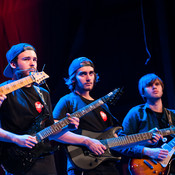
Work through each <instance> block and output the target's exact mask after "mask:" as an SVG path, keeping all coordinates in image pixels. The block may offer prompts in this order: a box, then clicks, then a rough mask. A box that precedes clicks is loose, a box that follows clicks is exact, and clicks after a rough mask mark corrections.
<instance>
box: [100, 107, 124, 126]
mask: <svg viewBox="0 0 175 175" xmlns="http://www.w3.org/2000/svg"><path fill="white" fill-rule="evenodd" d="M101 107H102V108H103V109H104V110H106V111H107V112H108V113H109V114H110V115H111V117H112V118H113V119H114V121H115V122H116V123H117V124H118V125H119V126H122V124H121V123H120V122H119V120H118V119H117V118H116V117H114V116H113V115H112V113H111V111H110V110H109V108H107V107H106V105H104V104H103V105H102V106H101Z"/></svg>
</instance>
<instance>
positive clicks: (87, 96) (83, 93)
mask: <svg viewBox="0 0 175 175" xmlns="http://www.w3.org/2000/svg"><path fill="white" fill-rule="evenodd" d="M75 92H76V93H77V94H78V95H80V96H82V97H84V98H86V99H87V100H94V99H93V98H92V97H91V96H90V92H89V91H78V90H75Z"/></svg>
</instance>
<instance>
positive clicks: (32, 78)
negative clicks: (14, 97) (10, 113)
mask: <svg viewBox="0 0 175 175" xmlns="http://www.w3.org/2000/svg"><path fill="white" fill-rule="evenodd" d="M47 78H49V76H48V75H47V74H46V73H45V72H31V73H30V75H29V76H27V77H24V78H21V79H19V80H16V81H13V82H11V83H9V84H5V85H4V86H1V87H0V94H3V95H7V94H9V93H11V92H13V91H15V90H17V89H20V88H22V87H24V86H26V85H29V84H31V83H37V84H40V83H42V81H43V80H45V79H47Z"/></svg>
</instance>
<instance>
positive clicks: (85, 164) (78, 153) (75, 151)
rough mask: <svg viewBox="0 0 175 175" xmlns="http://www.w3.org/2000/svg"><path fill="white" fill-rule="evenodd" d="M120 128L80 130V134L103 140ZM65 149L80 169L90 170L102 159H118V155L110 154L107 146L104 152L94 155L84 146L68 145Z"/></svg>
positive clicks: (112, 135)
mask: <svg viewBox="0 0 175 175" xmlns="http://www.w3.org/2000/svg"><path fill="white" fill-rule="evenodd" d="M118 129H121V127H115V128H111V129H109V130H107V131H105V132H91V131H87V130H82V135H85V136H88V137H91V138H96V139H98V140H104V139H107V138H113V137H114V134H115V131H116V130H118ZM67 151H68V153H69V156H70V158H71V160H72V162H73V163H74V164H75V165H76V166H77V167H78V168H80V169H83V170H90V169H94V168H95V167H97V166H98V165H99V164H101V163H102V162H103V161H106V160H119V159H121V158H120V157H114V156H112V155H111V152H110V149H109V148H108V149H107V150H106V151H105V153H104V154H102V155H96V154H94V153H92V152H91V151H89V150H88V149H87V148H86V147H79V146H73V145H69V146H67Z"/></svg>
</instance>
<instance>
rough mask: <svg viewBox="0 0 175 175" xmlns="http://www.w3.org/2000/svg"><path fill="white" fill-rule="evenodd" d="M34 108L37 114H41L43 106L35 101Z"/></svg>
mask: <svg viewBox="0 0 175 175" xmlns="http://www.w3.org/2000/svg"><path fill="white" fill-rule="evenodd" d="M35 107H36V110H37V111H38V112H39V113H41V111H42V108H43V105H42V104H41V103H40V102H39V101H37V102H36V103H35Z"/></svg>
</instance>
